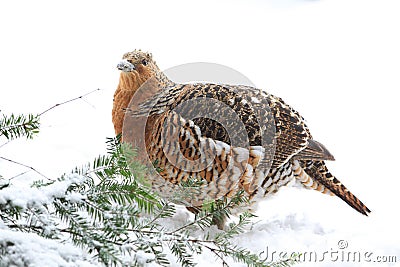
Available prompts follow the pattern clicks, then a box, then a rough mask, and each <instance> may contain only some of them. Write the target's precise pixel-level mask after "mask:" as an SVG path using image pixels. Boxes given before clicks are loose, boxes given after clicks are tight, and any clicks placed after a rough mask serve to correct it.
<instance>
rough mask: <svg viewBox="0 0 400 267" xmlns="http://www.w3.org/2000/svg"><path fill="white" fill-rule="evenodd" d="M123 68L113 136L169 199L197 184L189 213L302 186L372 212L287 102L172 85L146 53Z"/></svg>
mask: <svg viewBox="0 0 400 267" xmlns="http://www.w3.org/2000/svg"><path fill="white" fill-rule="evenodd" d="M118 69H119V70H121V74H120V80H119V85H118V88H117V90H116V92H115V95H114V106H113V111H112V119H113V123H114V128H115V133H116V134H119V133H123V141H126V142H132V143H134V145H137V146H138V147H141V148H142V150H141V151H140V153H142V154H145V156H143V157H142V160H144V161H146V160H147V162H150V163H151V164H153V165H157V166H156V167H157V174H158V176H159V177H158V178H154V180H153V181H151V184H152V187H153V188H154V189H155V190H158V191H159V192H162V194H163V195H164V196H168V195H174V194H175V196H176V189H177V185H179V184H180V183H181V182H187V181H191V180H194V181H200V182H201V187H200V188H201V190H200V191H196V194H195V195H193V194H188V195H186V196H182V195H180V197H181V198H182V203H186V206H194V207H196V206H201V204H202V203H203V202H204V201H206V200H207V199H220V198H223V197H228V198H229V197H232V196H233V195H234V194H235V193H237V192H238V191H239V190H244V192H245V193H246V195H247V196H248V197H249V198H250V199H252V200H253V201H255V200H256V199H257V198H259V197H264V196H266V195H268V194H269V193H272V192H275V191H277V190H278V189H279V188H280V187H281V186H283V185H286V184H287V183H288V182H290V181H291V180H293V179H296V180H297V181H298V182H300V183H301V184H303V185H304V186H305V187H306V188H311V189H315V190H318V191H320V192H322V193H325V194H330V195H336V196H338V197H339V198H341V199H342V200H343V201H345V202H346V203H347V204H348V205H350V206H351V207H353V208H354V209H355V210H357V211H359V212H360V213H362V214H364V215H368V213H369V212H370V210H369V209H368V208H367V207H366V206H365V205H364V204H363V203H362V202H361V201H360V200H359V199H358V198H357V197H356V196H354V195H353V194H352V193H351V192H350V191H349V190H348V189H347V188H346V187H345V186H344V185H343V184H342V183H341V182H340V181H339V180H338V179H337V178H335V177H334V176H333V175H332V174H331V173H330V172H329V171H328V169H327V167H326V165H325V163H324V161H325V160H334V158H333V156H332V154H331V153H330V152H329V151H328V150H327V149H326V148H325V147H324V146H323V145H322V144H321V143H319V142H317V141H316V140H314V139H313V138H312V136H311V134H310V131H309V129H308V127H307V126H306V124H305V122H304V119H303V118H302V117H301V116H300V115H299V113H298V112H297V111H295V110H294V109H293V108H291V107H290V106H289V105H287V104H286V103H285V102H284V101H283V100H282V99H281V98H278V97H276V96H273V95H271V94H269V93H267V92H265V91H263V90H260V89H257V88H254V87H250V86H240V85H239V86H238V85H224V84H210V83H197V84H177V83H174V82H173V81H171V80H169V79H168V77H167V76H166V75H165V74H164V73H163V72H161V71H160V69H159V68H158V67H157V65H156V63H155V61H154V60H153V59H152V55H151V54H149V53H145V52H142V51H140V50H134V51H132V52H129V53H126V54H125V55H124V56H123V61H122V62H121V63H120V64H119V65H118ZM132 99H134V100H132ZM155 163H156V164H155ZM155 176H157V175H155ZM160 177H161V178H160Z"/></svg>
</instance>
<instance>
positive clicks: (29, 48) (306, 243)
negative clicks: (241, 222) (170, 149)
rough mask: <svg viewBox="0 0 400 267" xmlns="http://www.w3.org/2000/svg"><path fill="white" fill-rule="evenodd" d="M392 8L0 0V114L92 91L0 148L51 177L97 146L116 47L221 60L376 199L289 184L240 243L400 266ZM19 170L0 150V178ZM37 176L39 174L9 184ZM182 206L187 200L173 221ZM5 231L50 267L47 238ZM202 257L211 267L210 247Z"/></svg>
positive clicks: (186, 59)
mask: <svg viewBox="0 0 400 267" xmlns="http://www.w3.org/2000/svg"><path fill="white" fill-rule="evenodd" d="M399 12H400V4H399V3H398V1H396V0H320V1H318V0H314V1H311V0H309V1H306V0H282V1H277V0H264V1H260V0H250V1H238V0H234V1H227V0H226V1H218V2H217V1H214V2H213V1H211V0H203V1H197V2H194V3H190V2H188V1H177V0H170V1H148V2H146V1H141V2H138V1H135V2H134V1H114V2H107V1H85V2H83V1H68V2H65V3H60V2H55V1H40V0H39V1H8V2H2V3H1V4H0V25H1V26H0V34H1V42H0V48H1V49H0V73H1V76H0V77H1V78H0V110H1V111H2V112H4V113H11V112H15V113H28V112H32V113H38V112H41V111H43V110H45V109H47V108H49V107H50V106H52V105H54V104H57V103H60V102H63V101H65V100H68V99H71V98H73V97H77V96H80V95H82V94H85V93H87V92H89V91H92V90H94V89H96V88H100V89H101V90H100V91H99V92H96V93H93V94H91V95H89V96H87V97H85V98H84V99H82V100H78V101H74V102H72V103H70V104H68V105H64V106H61V107H59V108H56V109H54V110H52V111H51V112H48V113H46V114H45V115H43V117H42V120H41V121H42V127H41V132H40V134H39V135H38V136H37V138H35V139H34V140H32V141H24V140H18V141H15V142H12V143H10V144H7V145H5V146H2V147H0V155H1V156H3V157H6V158H9V159H12V160H16V161H18V162H21V163H25V164H28V165H30V166H33V167H35V168H36V169H37V170H39V171H40V172H41V173H43V174H45V175H46V176H50V177H57V176H59V175H60V174H61V173H64V172H66V171H69V170H70V169H72V168H74V167H75V166H80V165H82V164H84V163H85V162H87V161H90V160H92V159H93V158H94V157H95V156H97V155H98V154H103V153H104V152H105V144H104V141H105V138H106V137H111V136H113V127H112V123H111V107H112V96H113V92H114V90H115V88H116V86H117V82H118V75H119V73H118V71H117V70H116V68H115V66H116V64H117V63H118V61H119V59H120V58H121V56H122V54H123V53H124V52H127V51H131V50H133V49H135V48H141V49H143V50H148V51H150V52H152V53H153V56H154V58H155V59H156V60H157V63H158V64H159V66H160V67H161V69H167V68H171V67H173V66H176V65H179V64H184V63H190V62H200V61H201V62H214V63H219V64H223V65H226V66H229V67H231V68H233V69H235V70H237V71H239V72H241V73H243V74H244V75H246V76H247V77H248V78H249V79H250V80H251V81H252V82H253V83H254V84H255V85H256V86H257V87H260V88H265V89H266V90H268V91H269V92H272V93H273V94H275V95H278V96H280V97H282V98H283V99H284V100H286V102H287V103H289V104H291V105H292V106H293V107H294V108H296V109H297V110H298V111H299V112H300V113H301V114H302V115H303V116H304V117H305V118H306V119H307V121H308V125H309V127H310V129H311V131H312V133H313V136H314V138H315V139H317V140H318V141H320V142H322V143H323V144H325V145H326V147H327V148H328V149H329V150H330V151H331V152H332V153H333V154H334V155H335V158H336V162H329V164H328V167H329V168H330V169H331V170H332V172H333V173H334V174H335V175H337V177H338V178H339V179H340V180H341V181H342V182H343V183H344V184H345V185H346V186H347V187H348V188H349V189H350V190H351V191H352V192H353V193H354V194H356V195H357V196H358V197H359V198H360V199H361V200H362V201H363V202H364V203H365V204H366V205H367V206H368V207H369V208H370V209H371V210H372V213H371V215H370V216H369V217H365V216H362V215H359V214H358V213H357V212H355V211H354V210H352V209H351V208H349V207H348V206H347V205H346V204H345V203H343V202H342V201H341V200H339V199H338V198H334V197H328V196H324V195H321V194H319V193H318V192H311V191H308V190H300V189H299V188H297V187H288V188H284V189H282V190H281V191H280V192H279V193H278V194H276V195H274V196H273V197H271V198H269V199H267V200H265V201H264V202H262V203H261V204H260V207H259V209H258V210H257V215H258V216H259V217H258V218H256V219H255V220H256V221H258V223H257V224H255V226H254V227H253V229H251V230H249V231H248V232H246V233H244V234H242V235H240V236H239V237H238V238H237V242H238V244H239V245H241V246H243V247H247V248H250V249H252V250H253V251H254V252H259V253H262V255H264V256H265V257H269V259H272V257H274V258H273V259H276V256H277V255H279V253H281V252H282V253H284V252H287V253H289V254H290V253H291V252H302V253H303V255H306V256H307V255H309V254H312V255H317V261H318V262H317V263H314V262H313V261H312V263H310V261H309V260H308V259H306V260H305V263H304V264H303V265H299V266H310V265H314V264H318V266H400V263H399V262H400V231H399V229H398V225H399V223H400V219H399V218H398V207H397V204H398V203H399V201H400V196H399V194H398V188H399V187H400V179H399V178H400V175H399V172H398V170H397V169H398V159H399V156H398V153H399V151H400V143H399V139H398V135H399V130H400V127H399V125H398V122H399V118H398V115H400V114H399V110H398V101H399V99H400V97H399V94H398V91H399V90H400V78H399V77H400V76H399V74H400V49H399V47H400V37H399V34H398V32H399V25H400V16H399V15H398V14H399ZM172 78H173V77H172ZM0 141H1V142H0V146H1V144H3V140H0ZM6 166H7V167H6ZM25 170H26V169H24V168H23V167H21V166H17V165H11V164H10V163H8V162H5V161H0V173H1V174H2V175H3V176H6V177H7V176H8V177H12V176H14V175H16V174H18V173H20V172H21V171H25ZM32 178H40V177H38V175H37V174H35V173H33V172H29V173H27V174H26V175H24V176H21V177H19V178H18V179H19V180H18V181H16V182H21V183H22V182H23V180H24V179H32ZM187 216H189V214H187V213H186V211H184V210H182V211H180V213H179V214H178V215H177V217H176V218H175V219H174V220H173V221H171V222H170V223H172V224H174V223H179V222H180V221H181V220H185V219H186V218H187ZM6 236H7V238H13V240H20V241H21V246H22V247H21V249H24V246H25V247H26V248H28V247H30V246H31V245H30V243H29V242H32V243H35V244H36V246H35V247H36V248H37V249H38V251H37V253H34V254H31V255H34V256H31V257H37V262H38V263H37V266H42V265H43V266H45V265H49V266H51V265H50V263H49V264H47V261H45V260H49V257H52V256H51V255H53V254H51V253H50V252H52V251H54V249H53V248H54V247H56V246H57V245H56V244H54V242H51V241H49V242H48V243H46V244H43V243H42V242H43V240H37V241H35V237H33V236H31V237H30V238H29V236H28V235H27V236H26V237H22V234H19V233H18V234H17V233H11V232H9V231H6V230H2V228H1V227H0V242H1V240H4V239H3V238H5V237H6ZM24 240H27V241H26V242H25V241H24ZM24 242H25V244H23V243H24ZM38 243H39V244H40V245H37V244H38ZM60 246H61V245H60ZM26 250H27V252H28V251H29V250H28V249H26ZM56 250H58V251H60V253H61V252H62V253H61V256H60V255H59V256H60V257H61V258H58V259H56V261H55V262H62V261H63V260H64V261H68V259H69V258H70V257H75V256H74V255H82V257H84V253H83V252H81V251H79V250H76V249H74V248H72V247H68V246H66V245H63V247H58V248H56ZM46 251H47V252H49V253H48V255H47V257H46V255H42V253H46ZM314 252H315V253H314ZM343 252H344V253H345V256H344V261H345V260H346V259H347V253H352V254H351V255H353V254H354V253H355V254H356V255H360V262H352V261H351V260H350V262H343V260H342V255H343ZM313 253H314V254H313ZM27 256H28V255H27ZM379 256H396V257H397V258H396V259H397V263H391V264H390V263H382V262H378V261H382V260H385V259H384V258H379ZM40 259H43V260H44V261H43V262H41V261H40ZM312 260H314V258H312ZM392 260H393V258H392ZM198 261H199V262H200V265H199V266H218V265H216V263H215V262H216V261H215V258H214V257H211V256H210V255H208V254H204V255H202V256H200V257H198ZM77 264H79V263H77ZM65 266H67V265H65ZM81 266H83V265H81ZM88 266H89V263H88Z"/></svg>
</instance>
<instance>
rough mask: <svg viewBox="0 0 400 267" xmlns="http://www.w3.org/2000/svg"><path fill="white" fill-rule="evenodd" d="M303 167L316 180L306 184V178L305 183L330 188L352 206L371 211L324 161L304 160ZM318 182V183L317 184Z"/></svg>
mask: <svg viewBox="0 0 400 267" xmlns="http://www.w3.org/2000/svg"><path fill="white" fill-rule="evenodd" d="M301 163H302V165H303V164H304V166H301V167H302V169H303V170H304V172H305V173H306V174H307V175H308V176H309V177H310V178H311V180H312V181H313V182H314V184H312V182H310V181H308V182H309V184H308V185H307V184H305V182H307V179H304V178H303V180H304V182H303V184H305V185H306V186H308V187H311V188H314V189H316V190H318V191H321V189H322V191H321V192H326V190H325V189H328V190H329V191H330V192H331V193H333V194H334V195H336V196H338V197H339V198H341V199H342V200H343V201H344V202H346V203H347V204H348V205H350V206H351V207H352V208H354V209H355V210H357V211H358V212H360V213H361V214H364V215H367V216H368V213H370V212H371V211H370V209H368V208H367V206H365V205H364V203H362V202H361V200H359V199H358V198H357V197H356V196H355V195H353V194H352V193H351V192H350V191H349V190H348V189H347V188H346V187H345V186H344V185H343V184H342V183H341V182H340V181H339V180H338V179H336V177H334V176H333V175H332V174H331V173H330V172H329V170H328V169H327V167H326V165H325V163H324V162H323V161H311V160H309V161H302V162H301ZM315 184H316V185H315Z"/></svg>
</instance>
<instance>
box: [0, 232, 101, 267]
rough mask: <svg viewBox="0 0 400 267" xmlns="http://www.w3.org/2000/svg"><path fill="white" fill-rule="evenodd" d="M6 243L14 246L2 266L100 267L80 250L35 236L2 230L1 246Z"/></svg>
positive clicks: (8, 251) (4, 258) (0, 233)
mask: <svg viewBox="0 0 400 267" xmlns="http://www.w3.org/2000/svg"><path fill="white" fill-rule="evenodd" d="M6 243H8V244H9V243H12V244H13V245H11V246H10V245H8V246H7V249H8V250H7V253H5V254H6V255H7V256H6V257H3V258H2V262H1V263H2V266H15V267H19V266H21V267H23V266H66V267H67V266H68V267H73V266H76V267H78V266H83V267H91V266H98V265H97V264H96V263H95V262H94V261H92V260H91V259H90V257H88V255H86V254H85V253H84V252H83V251H82V250H80V249H79V248H77V247H74V246H72V245H71V244H61V243H59V242H56V241H53V240H49V239H45V238H42V237H39V236H38V235H35V234H31V233H21V232H15V231H10V230H4V229H0V244H1V246H2V247H3V246H4V245H5V244H6Z"/></svg>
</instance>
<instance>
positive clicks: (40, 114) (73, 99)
mask: <svg viewBox="0 0 400 267" xmlns="http://www.w3.org/2000/svg"><path fill="white" fill-rule="evenodd" d="M100 90H101V89H100V88H97V89H95V90H93V91H90V92H89V93H86V94H84V95H81V96H78V97H75V98H72V99H70V100H67V101H64V102H61V103H58V104H55V105H54V106H52V107H50V108H48V109H46V110H45V111H43V112H41V113H39V115H38V116H39V117H40V116H42V115H43V114H45V113H47V112H49V111H50V110H52V109H54V108H56V107H59V106H61V105H64V104H67V103H70V102H73V101H75V100H78V99H83V98H84V97H85V96H88V95H90V94H92V93H94V92H97V91H100Z"/></svg>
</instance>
